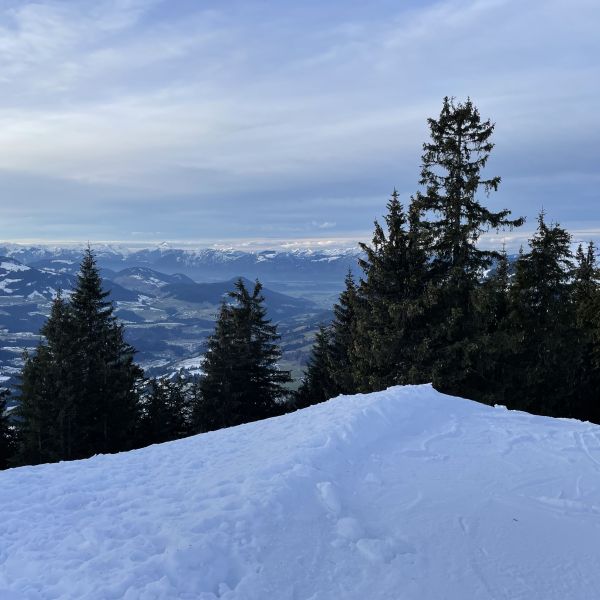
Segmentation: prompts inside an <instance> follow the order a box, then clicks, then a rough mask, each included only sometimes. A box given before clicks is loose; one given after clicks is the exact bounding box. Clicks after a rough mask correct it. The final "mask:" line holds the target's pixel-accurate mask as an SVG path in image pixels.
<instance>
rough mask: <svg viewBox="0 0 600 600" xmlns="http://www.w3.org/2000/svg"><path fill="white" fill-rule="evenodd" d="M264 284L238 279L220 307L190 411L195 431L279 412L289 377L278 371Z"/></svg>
mask: <svg viewBox="0 0 600 600" xmlns="http://www.w3.org/2000/svg"><path fill="white" fill-rule="evenodd" d="M261 290H262V285H261V284H260V283H259V282H258V281H257V282H256V284H255V286H254V289H253V291H252V293H250V292H249V291H248V290H247V289H246V287H245V286H244V283H243V281H242V280H241V279H240V280H238V281H237V283H236V285H235V290H234V291H232V292H230V294H229V296H230V300H231V303H223V304H222V306H221V309H220V312H219V316H218V319H217V323H216V325H215V331H214V333H213V334H212V335H211V336H210V338H209V340H208V343H207V351H206V355H205V360H204V363H203V366H202V368H203V371H204V373H203V375H202V376H201V378H200V382H199V386H198V397H197V401H196V404H195V407H194V423H195V424H196V431H210V430H213V429H220V428H222V427H230V426H232V425H239V424H241V423H247V422H250V421H256V420H258V419H264V418H266V417H269V416H273V415H274V414H278V413H279V412H281V403H282V402H283V400H284V399H285V398H286V397H287V395H288V393H287V390H286V387H285V386H286V384H287V383H289V382H290V374H289V372H288V371H283V370H281V369H280V368H279V366H278V362H279V360H280V358H281V350H280V348H279V346H278V344H277V342H278V340H279V336H278V334H277V327H276V326H275V325H273V324H272V323H271V321H270V320H268V319H267V318H266V309H265V306H264V298H263V296H262V293H261Z"/></svg>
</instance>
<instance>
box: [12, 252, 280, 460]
mask: <svg viewBox="0 0 600 600" xmlns="http://www.w3.org/2000/svg"><path fill="white" fill-rule="evenodd" d="M113 312H114V308H113V305H112V303H111V302H110V301H109V300H108V292H105V291H103V289H102V281H101V278H100V275H99V271H98V268H97V265H96V261H95V258H94V255H93V253H92V251H91V250H90V249H88V250H87V251H86V252H85V255H84V258H83V261H82V263H81V268H80V272H79V275H78V279H77V285H76V289H75V290H74V291H73V293H72V294H71V295H70V297H69V299H65V298H64V297H63V296H62V295H61V294H60V293H59V294H58V296H57V298H56V299H55V300H54V302H53V304H52V309H51V313H50V316H49V318H48V320H47V322H46V324H45V325H44V327H43V328H42V330H41V334H42V336H43V338H42V342H41V343H40V344H39V346H38V347H37V348H36V349H35V351H34V352H32V353H31V354H29V355H26V356H25V364H24V367H23V370H22V373H21V382H20V385H19V389H18V391H17V398H16V399H17V405H16V408H15V409H14V410H12V411H11V412H10V413H9V414H7V412H6V402H7V400H8V392H7V391H4V392H2V393H0V468H5V467H7V466H15V465H26V464H39V463H47V462H55V461H60V460H73V459H78V458H87V457H90V456H93V455H94V454H99V453H111V452H119V451H123V450H131V449H133V448H139V447H143V446H147V445H149V444H153V443H161V442H167V441H171V440H175V439H179V438H182V437H185V436H188V435H192V434H196V433H201V432H206V431H211V430H213V429H219V428H222V427H230V426H233V425H239V424H241V423H246V422H249V421H254V420H257V419H263V418H266V417H269V416H273V415H276V414H281V413H282V412H283V411H284V406H285V405H284V401H285V400H286V399H287V398H288V396H289V392H288V390H287V387H286V385H287V384H288V383H289V382H290V375H289V372H287V371H283V370H280V369H279V367H278V362H279V359H280V357H281V351H280V349H279V346H278V344H277V341H278V339H279V338H278V334H277V329H276V327H275V326H274V325H272V324H271V322H270V321H269V320H268V319H267V317H266V309H265V306H264V298H263V296H262V294H261V284H260V283H258V282H257V283H256V285H255V286H254V289H253V290H251V291H249V290H247V289H246V287H245V286H244V283H243V282H242V280H241V279H240V280H239V281H238V282H237V284H236V288H235V290H233V291H232V292H231V293H230V294H229V298H228V299H227V301H224V302H223V304H222V306H221V309H220V311H219V315H218V319H217V322H216V325H215V331H214V333H213V335H212V336H211V337H210V338H209V340H208V344H207V351H206V354H205V360H204V365H203V375H202V376H201V377H199V378H191V379H190V378H184V377H182V376H181V375H176V376H174V377H172V378H166V377H165V378H159V379H146V378H144V374H143V371H142V369H141V368H140V367H139V366H137V365H136V364H135V362H134V355H135V350H134V349H133V348H132V347H131V346H130V345H129V344H127V343H126V342H125V340H124V329H123V326H122V325H121V324H119V323H118V322H117V320H116V318H115V316H114V314H113Z"/></svg>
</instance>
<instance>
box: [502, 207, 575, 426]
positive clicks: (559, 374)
mask: <svg viewBox="0 0 600 600" xmlns="http://www.w3.org/2000/svg"><path fill="white" fill-rule="evenodd" d="M570 242H571V237H570V235H569V234H568V233H567V231H565V230H564V229H562V228H561V227H559V226H558V225H550V226H548V225H547V224H546V222H545V219H544V215H543V213H542V214H540V216H539V218H538V229H537V231H536V233H535V235H534V236H533V238H532V239H531V240H530V242H529V246H530V249H529V252H527V253H521V255H520V256H519V259H518V261H517V263H516V266H515V276H514V282H513V285H512V286H511V289H510V315H509V326H510V329H511V332H512V339H513V344H514V354H515V357H514V359H513V360H512V367H513V371H514V374H515V377H516V379H517V380H518V381H520V386H519V388H520V389H519V390H518V398H517V397H514V398H513V399H508V402H509V405H510V404H511V403H514V402H518V403H519V408H524V409H526V410H530V411H531V412H537V413H543V414H550V415H551V414H555V415H556V414H562V415H563V416H567V414H568V413H569V412H570V409H569V408H567V407H566V403H567V398H566V396H565V394H566V393H568V391H569V390H568V370H569V365H568V357H569V354H570V351H571V348H572V344H574V343H576V340H575V339H573V333H575V332H574V330H573V328H572V325H573V321H572V305H571V302H570V285H569V278H570V274H571V270H572V260H571V259H572V255H571V251H570ZM513 393H515V396H516V393H517V390H513Z"/></svg>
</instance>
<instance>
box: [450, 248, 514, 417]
mask: <svg viewBox="0 0 600 600" xmlns="http://www.w3.org/2000/svg"><path fill="white" fill-rule="evenodd" d="M509 290H510V275H509V262H508V257H507V255H506V252H505V251H504V250H503V251H502V253H501V256H500V259H499V260H498V261H497V264H496V266H495V269H494V270H493V272H492V273H491V274H490V275H489V276H488V277H487V278H486V279H485V280H484V281H483V283H482V284H481V286H480V287H479V288H476V289H475V291H474V293H473V307H474V313H473V319H474V324H473V332H474V333H473V336H472V337H471V338H470V339H469V340H468V342H467V343H466V344H464V346H463V348H464V352H463V362H462V364H460V365H459V369H460V373H461V377H460V394H461V396H462V397H465V398H473V399H475V400H479V401H480V402H484V403H487V404H503V405H504V404H506V402H507V393H512V392H513V389H514V385H515V382H514V373H515V365H514V364H513V362H512V357H513V355H514V340H513V339H512V335H513V332H512V331H511V328H510V324H509V321H508V317H509V312H510V304H509ZM457 379H459V378H458V377H457Z"/></svg>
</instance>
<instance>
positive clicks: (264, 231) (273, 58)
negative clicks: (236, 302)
mask: <svg viewBox="0 0 600 600" xmlns="http://www.w3.org/2000/svg"><path fill="white" fill-rule="evenodd" d="M0 7H1V10H0V82H1V84H2V90H3V93H2V95H1V96H0V148H1V149H2V151H1V152H0V220H1V221H4V223H5V225H6V226H7V229H6V233H5V234H4V235H3V236H2V237H21V238H31V237H52V238H54V239H56V237H57V236H58V237H65V238H72V237H75V238H76V239H88V238H90V239H96V238H98V237H102V238H104V239H107V238H110V239H115V238H121V239H128V238H132V237H134V233H135V235H136V236H139V235H140V233H143V232H144V231H147V232H148V235H149V236H155V235H156V232H158V231H160V232H162V233H163V234H164V237H170V238H178V239H179V238H193V239H199V238H203V237H206V238H208V237H209V236H212V237H213V238H214V237H227V238H233V237H253V236H273V237H277V238H285V237H290V238H302V237H312V236H316V237H319V236H320V235H328V236H329V234H331V233H332V232H335V233H336V234H337V235H339V236H342V237H346V236H348V235H355V234H356V235H362V234H366V232H368V231H369V230H370V226H371V222H372V219H373V218H374V217H375V216H377V214H379V213H381V211H382V210H383V206H384V204H385V200H386V196H387V194H388V193H389V191H391V189H392V188H393V187H394V186H396V187H398V189H399V190H400V191H401V193H403V196H404V198H407V196H408V195H409V194H410V193H412V192H414V190H415V189H416V183H417V179H418V163H419V155H420V148H421V143H422V142H423V141H424V140H425V137H426V122H425V120H426V118H427V117H428V116H433V115H435V114H436V112H437V111H438V110H439V106H440V103H441V98H442V97H443V96H444V95H456V96H458V97H461V98H463V97H466V96H467V95H470V96H471V97H472V98H473V99H474V101H475V103H476V104H477V105H478V106H479V107H480V110H481V112H482V115H484V116H485V117H487V116H490V117H491V118H492V119H493V120H495V121H496V122H497V134H496V138H495V139H496V142H497V148H496V150H495V153H494V158H493V160H492V161H491V162H490V170H493V171H494V173H498V174H500V175H502V177H503V182H504V183H503V187H502V191H501V192H500V193H498V194H497V195H496V197H495V198H494V199H493V202H494V204H495V205H496V204H497V205H498V206H508V207H510V208H512V209H513V210H514V211H515V212H516V213H518V214H526V215H527V216H528V217H530V220H531V217H533V216H534V215H535V212H536V211H537V210H538V209H539V208H540V207H541V206H542V205H543V206H544V207H545V208H546V210H547V211H548V213H549V214H550V215H551V216H552V217H554V218H556V219H558V220H560V221H561V222H563V223H564V224H565V225H569V224H570V223H573V224H576V223H581V222H582V221H586V220H587V221H589V223H590V224H591V225H593V227H597V226H598V225H599V224H600V208H599V207H600V203H599V202H598V200H600V198H599V197H598V191H597V190H598V185H597V184H598V169H597V165H598V163H599V159H600V150H599V149H598V143H597V140H598V137H599V134H600V116H599V112H598V110H597V99H598V96H599V92H600V64H599V63H600V38H599V36H598V35H597V31H596V27H597V23H598V21H599V18H600V5H598V3H597V1H590V0H574V1H573V2H570V3H565V2H563V1H558V0H544V1H542V0H532V1H531V2H527V3H523V2H516V1H515V0H452V1H445V2H435V3H422V2H412V3H397V2H392V1H388V0H375V1H374V2H370V3H364V2H360V3H359V2H357V1H342V0H338V1H336V2H332V3H326V4H323V3H318V2H316V1H314V0H311V1H308V2H306V3H294V4H292V3H287V2H285V3H283V2H281V3H280V2H274V1H273V2H259V1H258V0H248V1H245V2H241V1H239V0H238V1H232V2H221V3H216V2H215V3H197V2H193V1H185V0H182V1H181V2H169V1H167V0H163V1H160V0H152V1H150V0H146V1H142V0H101V1H98V2H89V1H78V0H75V1H69V2H62V1H56V2H46V1H41V2H35V3H33V2H31V3H28V2H4V3H2V4H1V5H0ZM361 232H362V234H361ZM329 237H330V236H329Z"/></svg>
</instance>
